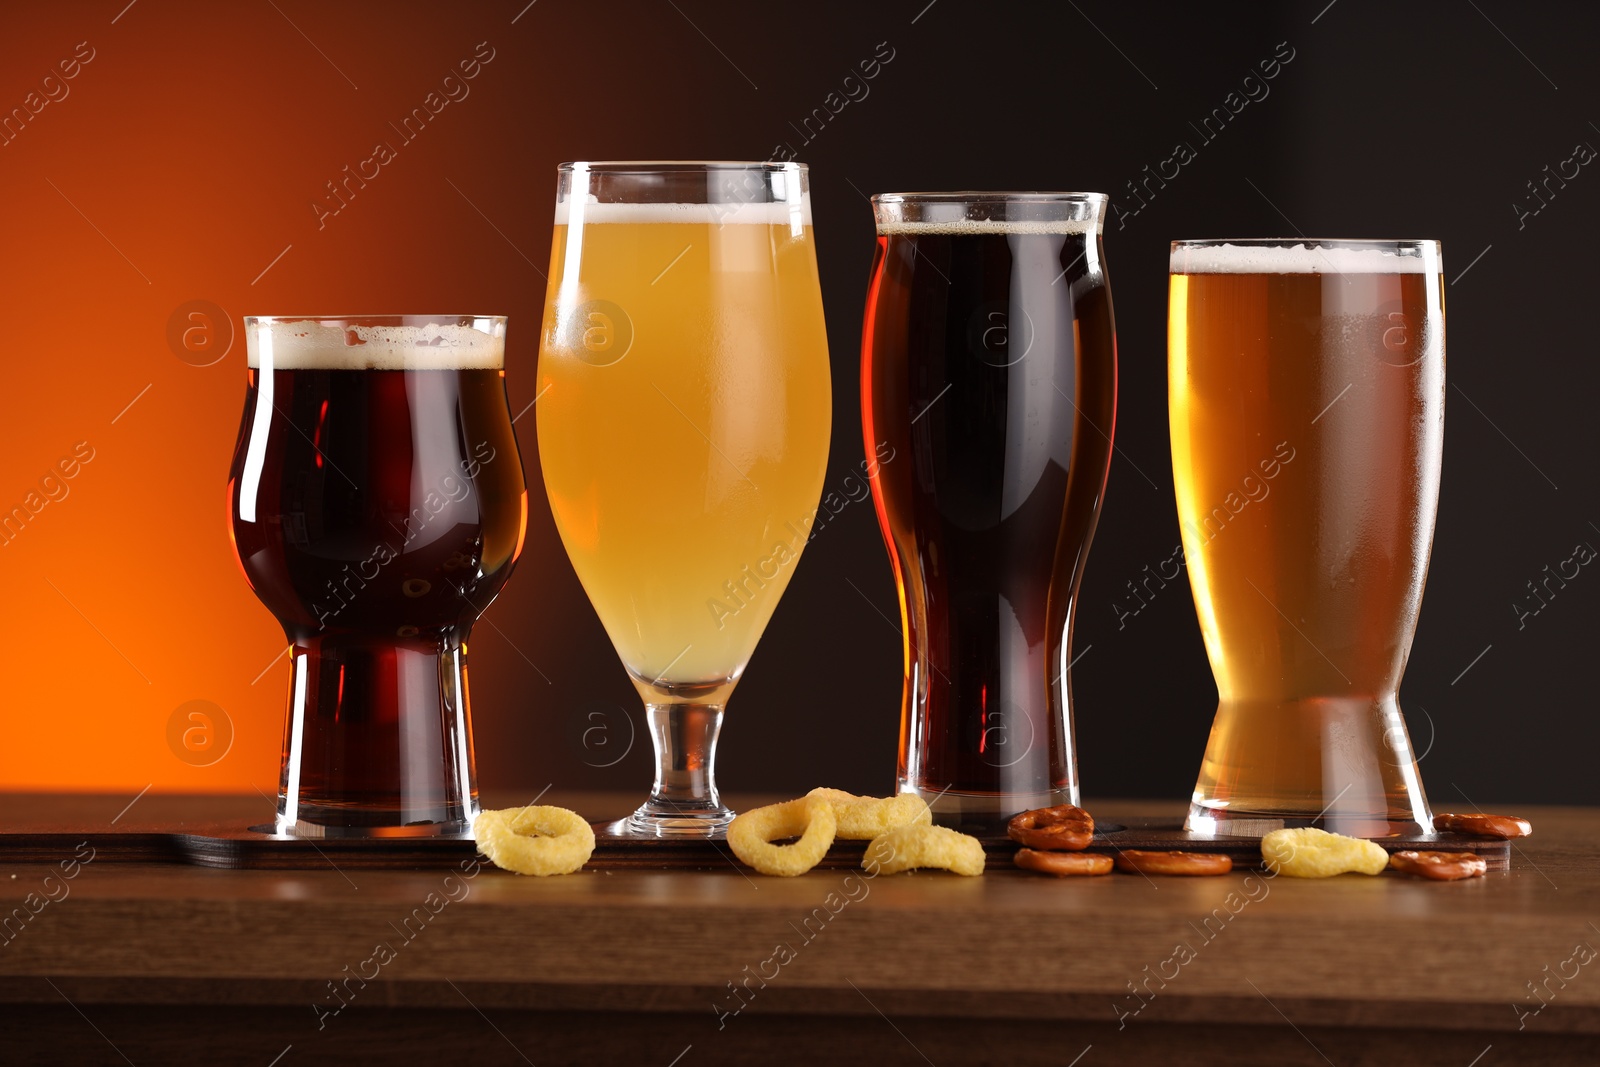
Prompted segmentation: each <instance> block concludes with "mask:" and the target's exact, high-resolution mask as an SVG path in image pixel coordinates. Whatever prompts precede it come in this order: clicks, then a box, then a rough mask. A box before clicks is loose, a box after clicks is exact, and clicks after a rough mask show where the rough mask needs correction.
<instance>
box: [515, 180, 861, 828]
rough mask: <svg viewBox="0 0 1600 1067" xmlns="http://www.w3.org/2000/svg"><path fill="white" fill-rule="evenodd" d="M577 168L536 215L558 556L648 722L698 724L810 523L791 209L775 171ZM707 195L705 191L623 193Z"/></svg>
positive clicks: (822, 424) (807, 398)
mask: <svg viewBox="0 0 1600 1067" xmlns="http://www.w3.org/2000/svg"><path fill="white" fill-rule="evenodd" d="M574 166H577V167H582V166H584V165H581V164H580V165H574ZM591 166H592V168H593V169H592V170H586V171H581V172H574V173H572V174H570V176H568V175H566V174H564V177H563V181H564V182H570V186H571V195H570V196H569V197H568V198H567V199H565V200H563V201H561V202H560V203H559V205H558V208H557V218H556V227H555V235H554V243H553V248H552V251H551V259H550V283H549V291H548V295H547V299H546V310H545V321H544V333H543V339H542V344H541V348H540V359H539V400H538V408H537V418H538V431H539V454H540V462H541V465H542V466H543V469H544V481H545V488H546V490H547V492H548V494H549V498H550V506H551V510H552V511H553V512H554V514H555V520H556V526H557V529H558V530H559V531H560V534H561V539H562V542H563V543H564V544H565V546H566V549H567V553H568V555H569V556H570V557H571V560H572V565H573V568H574V569H575V570H576V571H577V574H578V577H579V579H580V580H581V581H582V583H583V586H584V589H585V590H586V591H587V593H588V594H589V598H590V600H591V601H592V602H593V604H594V608H595V611H596V612H597V613H598V614H599V616H600V620H601V622H602V623H603V624H604V625H605V628H606V632H607V633H608V634H609V635H610V637H611V640H612V643H613V644H614V645H615V646H616V650H617V654H618V655H619V656H620V657H621V659H622V661H623V663H624V664H625V665H626V667H627V669H628V673H629V675H630V676H631V677H632V678H633V681H634V684H635V686H636V687H637V688H638V690H639V692H640V694H641V696H642V697H643V698H644V700H645V703H646V705H647V706H648V707H649V708H650V709H651V714H652V729H653V730H654V718H655V717H661V718H663V729H666V726H665V717H666V712H665V711H664V710H663V711H662V712H661V714H660V716H657V709H667V708H669V707H672V706H687V705H694V706H710V707H714V708H715V709H716V715H717V716H718V717H719V719H720V712H721V705H722V704H723V703H724V702H725V701H726V699H727V697H728V695H729V694H730V693H731V692H732V690H733V686H734V683H735V682H737V680H738V679H739V676H740V675H741V673H742V672H743V671H744V668H745V665H746V663H748V661H749V659H750V656H751V654H752V653H753V652H754V651H755V646H756V642H757V641H758V640H759V639H760V637H761V633H762V631H763V630H764V629H765V627H766V625H767V621H768V620H769V619H770V618H771V616H772V612H773V609H774V608H775V607H776V606H777V603H778V599H779V597H780V596H781V595H782V593H783V591H784V589H785V588H786V587H787V585H788V583H789V580H790V578H791V577H792V576H793V575H794V571H795V565H796V563H797V562H798V560H799V557H800V554H801V550H802V549H803V548H804V546H805V542H806V539H807V537H808V536H809V532H810V529H811V522H812V519H813V518H814V517H815V514H816V508H817V502H818V498H819V497H820V495H821V491H822V481H823V476H824V473H825V470H826V467H827V459H828V440H829V432H830V421H831V389H830V382H829V371H828V349H827V337H826V334H825V331H824V327H823V317H822V301H821V295H820V290H819V288H818V282H817V266H816V255H815V251H814V247H813V243H812V232H811V217H810V201H809V198H808V196H807V195H806V194H805V186H804V170H803V168H800V167H799V166H798V165H796V164H787V165H785V164H751V165H748V167H742V168H741V167H735V166H733V165H722V169H721V170H718V169H716V165H712V166H711V167H710V168H709V169H705V170H699V171H694V170H681V169H680V170H678V171H669V172H667V173H666V175H665V177H663V178H662V181H664V182H665V183H666V185H665V187H663V186H662V184H661V183H660V182H650V181H649V180H648V179H649V178H650V177H651V176H652V173H653V172H652V171H651V170H650V168H651V167H653V166H656V165H649V164H638V165H621V164H593V165H591ZM627 166H633V167H635V168H636V170H633V171H629V170H625V169H623V170H613V171H604V170H602V169H601V168H605V167H616V168H624V167H627ZM686 175H687V176H688V177H687V180H686V179H685V176H686ZM674 181H680V182H683V183H684V184H683V191H682V192H680V193H677V194H674V193H673V192H672V191H671V190H672V183H673V182H674ZM584 183H587V184H584ZM719 183H720V185H719ZM663 188H664V190H665V191H663ZM708 188H709V189H710V190H711V192H712V194H713V197H715V196H717V195H720V196H722V197H723V199H721V200H719V201H716V202H705V203H698V202H693V201H689V202H662V201H661V200H659V199H652V200H650V201H648V202H638V200H639V199H641V198H642V197H661V196H674V195H677V196H683V197H688V196H691V195H696V194H698V195H700V196H701V197H702V198H705V199H711V197H706V193H707V190H708ZM719 189H720V190H721V192H720V193H719V192H718V190H719ZM585 194H587V196H586V195H585ZM608 196H609V197H622V196H627V197H629V199H611V200H608V199H607V198H608ZM596 197H597V198H598V199H596ZM683 715H689V717H690V718H693V715H692V714H691V713H688V712H684V713H683V714H681V715H680V716H679V717H680V718H682V717H683ZM690 725H692V724H690ZM712 739H713V740H714V733H713V738H712ZM679 740H680V741H681V740H682V739H679ZM657 742H658V751H659V750H660V749H661V748H662V746H663V745H665V747H666V748H667V749H668V750H674V751H675V750H676V749H677V748H679V747H681V745H680V744H679V743H678V742H674V741H673V740H672V739H671V738H670V737H667V738H663V737H662V736H661V735H660V733H659V732H657ZM664 758H665V757H664ZM690 762H692V761H690ZM657 784H658V798H659V794H660V788H659V787H660V784H661V783H660V780H659V779H658V783H657ZM647 807H648V805H647ZM643 810H644V809H641V812H643ZM723 810H724V811H725V809H723ZM636 821H637V820H636ZM702 821H704V820H702ZM712 821H713V822H714V821H715V819H714V818H713V819H712ZM702 828H703V827H702ZM690 829H696V828H695V827H690ZM652 832H661V831H660V829H659V828H658V829H656V830H654V831H652Z"/></svg>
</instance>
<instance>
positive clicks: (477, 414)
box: [228, 315, 527, 837]
mask: <svg viewBox="0 0 1600 1067" xmlns="http://www.w3.org/2000/svg"><path fill="white" fill-rule="evenodd" d="M505 334H506V320H505V319H504V318H503V317H499V316H481V315H366V316H359V317H348V316H337V317H327V316H286V317H255V318H247V319H245V339H246V342H247V345H248V365H249V384H248V389H247V391H246V394H245V405H244V417H243V419H242V420H241V423H240V427H239V440H238V445H237V447H236V449H235V451H234V457H233V464H232V472H231V474H230V477H229V483H228V492H229V499H230V503H231V508H232V528H231V533H232V536H233V544H234V548H235V550H236V552H237V554H238V558H239V563H240V565H241V566H242V567H243V568H244V573H245V577H246V578H247V579H248V581H249V583H250V587H251V588H252V589H253V590H254V591H255V594H256V596H257V597H259V598H260V600H261V602H262V603H263V604H264V605H265V606H266V607H267V609H268V610H269V611H271V612H272V614H273V615H274V616H276V617H277V619H278V621H279V623H280V624H282V626H283V629H284V634H285V636H286V637H287V638H288V640H289V654H290V655H289V675H290V686H289V706H288V712H287V715H286V720H285V726H284V739H283V761H282V771H281V776H280V780H279V794H278V811H277V819H276V824H275V829H276V830H277V832H279V833H281V834H295V835H299V836H312V837H324V836H372V837H402V836H425V835H465V834H470V832H471V828H472V820H473V818H474V816H476V814H477V811H478V800H477V790H476V787H475V785H474V779H473V755H472V716H471V710H470V701H469V699H468V692H467V639H468V637H469V636H470V634H471V632H472V625H473V623H474V622H475V621H476V620H477V618H478V616H479V615H480V614H482V612H483V610H484V609H485V608H486V607H488V605H489V602H490V601H492V600H493V599H494V598H495V595H496V594H497V593H499V591H500V589H501V587H502V586H503V585H504V584H505V582H506V579H507V578H508V577H509V576H510V574H511V570H512V566H513V564H514V563H515V562H516V559H517V556H518V554H519V553H520V552H521V550H522V539H523V531H524V528H525V525H526V520H527V494H526V491H525V488H524V485H523V476H522V462H521V459H520V457H519V456H518V453H517V441H516V437H515V436H514V434H513V433H512V427H511V414H510V409H509V407H508V404H507V400H506V389H505V371H504V362H505Z"/></svg>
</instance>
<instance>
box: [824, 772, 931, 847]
mask: <svg viewBox="0 0 1600 1067" xmlns="http://www.w3.org/2000/svg"><path fill="white" fill-rule="evenodd" d="M806 796H808V797H821V798H822V799H823V800H826V801H827V802H828V803H829V804H831V805H833V817H834V819H835V821H836V822H837V823H838V829H837V830H835V832H834V835H835V836H836V837H838V839H839V840H840V841H871V840H872V839H873V838H874V837H877V836H878V835H879V834H883V833H887V832H888V831H890V830H893V829H894V828H895V827H897V826H917V825H925V824H928V823H931V822H933V812H932V811H930V810H929V808H928V802H927V801H925V800H923V799H922V798H921V797H919V796H917V795H916V794H915V793H901V794H899V795H898V796H892V797H858V796H856V795H855V794H854V793H846V792H845V791H844V790H843V789H829V788H827V787H825V786H819V787H818V788H816V789H813V790H812V791H811V792H809V793H807V794H806Z"/></svg>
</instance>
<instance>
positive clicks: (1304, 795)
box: [1168, 238, 1445, 837]
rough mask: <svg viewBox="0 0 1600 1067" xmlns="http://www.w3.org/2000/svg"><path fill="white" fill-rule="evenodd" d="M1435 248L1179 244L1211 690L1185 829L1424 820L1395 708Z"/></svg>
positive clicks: (1172, 366) (1432, 369)
mask: <svg viewBox="0 0 1600 1067" xmlns="http://www.w3.org/2000/svg"><path fill="white" fill-rule="evenodd" d="M1441 269H1442V268H1441V265H1440V252H1439V245H1438V243H1437V242H1435V241H1333V240H1306V239H1302V238H1289V239H1283V240H1235V241H1178V242H1174V243H1173V245H1172V257H1171V290H1170V300H1171V304H1170V318H1169V324H1168V326H1169V365H1168V368H1169V381H1168V400H1169V415H1170V423H1171V433H1172V468H1173V474H1174V480H1175V485H1176V492H1177V502H1178V517H1179V520H1180V524H1181V528H1182V536H1183V549H1184V556H1185V559H1186V560H1187V562H1188V569H1189V581H1190V585H1191V587H1192V589H1193V592H1194V600H1195V607H1196V609H1197V611H1198V613H1199V617H1200V629H1201V632H1202V633H1203V635H1204V637H1205V644H1206V652H1207V654H1208V656H1209V657H1210V660H1211V669H1212V673H1213V674H1214V675H1215V678H1216V683H1217V692H1218V697H1219V703H1218V707H1217V712H1216V717H1215V720H1214V721H1213V724H1212V728H1211V737H1210V741H1209V743H1208V744H1207V746H1206V753H1205V759H1204V761H1203V763H1202V764H1201V768H1200V775H1199V780H1198V782H1197V783H1196V785H1195V789H1194V795H1193V799H1192V802H1191V805H1190V808H1189V816H1188V821H1187V827H1188V829H1190V830H1192V831H1196V832H1201V833H1215V834H1227V835H1239V836H1260V835H1261V834H1263V833H1266V832H1268V831H1271V830H1274V829H1278V828H1280V827H1284V826H1308V825H1310V826H1319V827H1323V828H1325V829H1328V830H1332V831H1336V832H1339V833H1345V834H1351V835H1355V836H1362V837H1378V836H1385V835H1391V834H1406V833H1426V832H1428V831H1430V830H1431V828H1432V819H1431V816H1430V814H1429V810H1428V803H1427V799H1426V798H1425V796H1424V795H1423V789H1422V781H1421V778H1420V776H1419V774H1418V771H1417V766H1416V761H1415V759H1414V758H1413V754H1412V748H1411V741H1410V737H1409V736H1408V734H1407V732H1406V724H1405V719H1404V718H1403V717H1402V715H1401V713H1400V706H1399V703H1398V693H1399V687H1400V677H1401V674H1402V672H1403V671H1404V669H1405V664H1406V658H1407V656H1408V655H1409V654H1410V651H1411V639H1412V635H1413V634H1414V632H1415V631H1416V626H1417V616H1418V611H1419V609H1420V607H1421V603H1422V588H1423V580H1424V578H1425V576H1426V574H1427V568H1428V554H1429V552H1430V550H1431V548H1432V544H1433V530H1434V515H1435V511H1436V509H1437V505H1438V500H1439V466H1440V457H1441V452H1442V447H1443V441H1444V386H1445V373H1444V371H1445V365H1444V296H1443V293H1444V289H1443V280H1442V278H1441Z"/></svg>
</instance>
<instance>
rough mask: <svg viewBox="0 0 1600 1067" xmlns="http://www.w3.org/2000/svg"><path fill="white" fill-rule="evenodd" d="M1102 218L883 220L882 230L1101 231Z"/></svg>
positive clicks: (892, 232)
mask: <svg viewBox="0 0 1600 1067" xmlns="http://www.w3.org/2000/svg"><path fill="white" fill-rule="evenodd" d="M1099 232H1100V220H1098V219H1049V220H1043V219H952V220H950V221H947V222H880V223H878V233H879V234H881V235H885V236H890V235H910V234H921V233H942V234H1006V235H1008V236H1009V235H1012V234H1024V233H1056V234H1061V233H1065V234H1074V233H1082V234H1088V233H1093V234H1098V233H1099Z"/></svg>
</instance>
